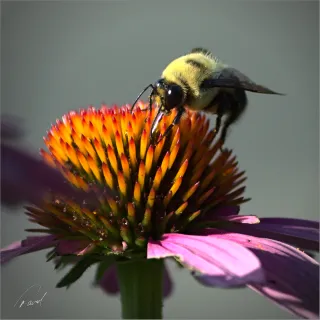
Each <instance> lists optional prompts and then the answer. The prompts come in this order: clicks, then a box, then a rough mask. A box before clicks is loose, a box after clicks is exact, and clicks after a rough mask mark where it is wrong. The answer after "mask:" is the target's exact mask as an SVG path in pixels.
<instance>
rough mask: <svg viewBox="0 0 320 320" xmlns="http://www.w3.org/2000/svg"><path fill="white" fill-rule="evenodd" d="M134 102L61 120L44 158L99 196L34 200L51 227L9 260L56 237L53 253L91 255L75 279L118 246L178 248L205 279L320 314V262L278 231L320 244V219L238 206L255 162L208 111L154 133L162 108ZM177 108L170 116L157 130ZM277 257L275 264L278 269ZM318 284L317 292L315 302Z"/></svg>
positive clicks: (146, 250) (131, 254) (120, 251)
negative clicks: (221, 132) (220, 132)
mask: <svg viewBox="0 0 320 320" xmlns="http://www.w3.org/2000/svg"><path fill="white" fill-rule="evenodd" d="M129 107H130V106H123V107H121V108H118V107H112V108H109V109H108V108H107V107H106V106H102V107H101V108H100V109H95V108H93V107H90V108H88V109H87V110H81V111H80V112H69V113H68V114H66V115H65V116H64V117H63V118H62V121H60V120H57V122H56V124H55V125H53V126H52V127H51V129H50V131H49V132H48V134H47V136H46V137H45V144H46V146H47V148H48V151H45V150H41V154H42V156H43V158H44V159H45V161H46V162H47V164H49V165H50V166H52V167H54V168H57V169H58V170H60V172H61V173H62V174H63V175H64V176H65V178H66V179H67V180H68V181H69V182H70V183H71V184H72V185H73V186H75V187H77V188H80V189H83V191H91V192H94V193H95V195H96V198H97V201H96V202H88V201H87V199H83V201H82V202H81V203H79V201H77V199H73V198H72V197H70V198H68V199H66V198H61V197H60V196H59V195H57V194H54V193H51V198H50V199H48V200H47V202H46V203H45V204H44V205H42V206H41V207H34V206H29V207H27V214H28V215H29V216H30V219H31V221H33V222H35V223H38V224H39V225H41V226H43V227H44V229H41V230H39V229H32V230H29V231H32V232H35V231H36V232H47V233H49V234H51V235H50V236H48V237H42V238H41V241H44V242H41V241H35V237H33V238H29V240H27V242H29V243H30V245H26V243H25V244H23V243H17V244H15V245H14V246H13V247H10V248H6V249H5V250H3V252H2V259H3V260H4V261H6V260H8V259H9V258H11V257H13V256H15V255H18V254H22V253H27V252H30V251H34V250H39V249H41V248H43V247H48V246H53V247H54V249H53V251H52V256H53V257H56V256H57V255H60V256H61V255H62V256H64V255H68V254H74V255H77V256H81V257H83V259H84V260H81V261H80V262H79V263H78V265H77V266H78V267H77V269H76V271H77V274H75V272H76V271H74V272H73V273H72V274H71V275H70V274H69V275H67V276H66V277H65V278H64V279H63V280H62V281H61V282H60V284H59V286H66V285H70V283H72V282H74V281H75V280H76V279H78V278H79V277H80V276H81V274H82V273H83V272H84V271H85V269H86V268H87V267H88V266H90V265H92V264H94V263H99V266H101V265H103V271H104V272H105V270H107V269H108V267H110V266H111V264H112V263H111V262H110V260H108V259H107V258H109V257H112V259H115V260H119V259H120V260H123V259H125V260H126V259H130V260H134V259H162V258H167V257H173V258H175V259H176V261H178V263H179V264H182V265H184V266H186V267H187V268H188V269H190V270H191V271H192V273H193V275H194V276H195V278H196V279H197V280H198V281H200V282H201V283H203V284H205V285H213V286H219V287H238V286H245V285H250V286H251V287H253V288H254V289H255V290H257V291H259V292H261V293H263V294H264V295H266V296H268V297H269V298H271V299H273V300H275V301H276V302H277V303H280V304H282V305H285V307H286V308H287V309H289V310H291V311H293V312H294V313H296V314H299V315H300V316H304V317H310V316H312V315H314V314H316V313H317V312H318V310H317V308H318V302H317V301H318V299H317V295H318V294H319V293H318V291H317V288H315V284H317V283H318V282H317V281H318V264H317V262H316V261H314V260H313V259H311V258H310V257H309V256H307V255H306V254H305V253H303V252H302V251H299V250H297V249H295V248H294V247H291V246H289V245H286V244H284V243H282V242H279V241H283V242H287V243H289V244H292V245H299V246H300V247H301V248H303V249H311V250H318V248H319V238H318V235H319V234H318V230H319V224H318V223H317V222H311V221H305V220H298V219H276V218H275V219H267V218H265V219H261V220H259V219H258V218H257V217H256V216H241V215H239V205H240V204H242V203H244V202H245V201H248V200H249V199H246V198H244V197H243V193H244V190H245V188H244V186H243V182H244V181H245V179H246V178H245V176H244V172H243V171H240V170H239V169H238V166H237V165H238V164H237V161H236V157H235V156H233V155H232V152H231V151H229V150H225V151H223V152H220V151H219V147H220V142H219V141H214V140H215V133H214V132H213V131H211V130H209V120H208V119H207V118H206V117H205V116H204V115H201V114H199V113H196V112H191V111H188V112H187V114H186V116H185V117H184V118H182V120H181V122H180V123H179V125H177V126H175V127H174V129H173V130H172V132H171V133H170V135H169V136H167V137H165V138H163V139H162V140H161V141H160V142H159V143H158V144H155V143H154V141H153V140H152V138H151V135H150V130H151V124H152V121H153V118H154V116H155V112H156V111H157V110H156V108H153V109H152V110H151V111H149V110H147V111H143V109H145V108H146V107H147V105H145V104H143V103H142V102H140V105H139V107H137V108H136V109H135V112H134V113H133V114H131V113H130V112H129ZM175 114H176V111H174V110H173V111H172V112H171V114H170V115H167V116H164V117H163V118H162V120H161V121H160V122H159V125H158V132H157V134H158V135H162V134H163V133H164V131H165V129H166V128H167V127H168V125H169V124H170V123H171V122H172V120H173V118H174V116H175ZM155 141H157V139H155ZM110 190H111V191H112V192H113V194H112V193H110ZM49 237H50V238H49ZM263 237H266V238H269V239H266V238H263ZM270 239H274V240H270ZM277 240H279V241H277ZM31 243H32V245H31ZM106 261H107V262H106ZM112 261H114V260H112ZM81 263H82V264H81ZM274 263H277V268H276V270H274V269H272V268H270V265H273V264H274ZM79 264H80V266H79ZM295 265H296V266H297V268H295V267H294V266H295ZM287 269H289V270H290V272H289V271H288V270H287ZM109 270H110V269H109ZM285 270H286V278H285V279H286V280H282V278H283V276H284V272H285ZM104 272H102V273H101V272H100V276H101V277H102V276H103V274H105V275H106V273H104ZM300 272H303V273H304V278H303V280H302V279H301V281H300V280H297V277H298V276H299V273H300ZM101 277H100V278H99V279H101ZM166 278H168V277H166ZM315 279H316V281H315ZM297 281H298V282H297ZM293 283H294V285H293V286H292V287H290V285H291V284H293ZM307 284H308V286H309V287H308V288H309V289H308V290H311V291H312V292H313V293H314V295H313V296H312V298H311V299H310V297H308V300H307V301H306V297H307V294H306V291H307V290H305V291H304V290H302V288H305V287H306V285H307ZM270 286H271V287H272V288H271V289H270ZM298 286H301V289H297V287H298ZM114 288H117V286H116V285H115V286H114ZM109 291H110V290H109ZM115 291H116V289H115ZM288 296H291V297H293V298H292V299H287V298H288Z"/></svg>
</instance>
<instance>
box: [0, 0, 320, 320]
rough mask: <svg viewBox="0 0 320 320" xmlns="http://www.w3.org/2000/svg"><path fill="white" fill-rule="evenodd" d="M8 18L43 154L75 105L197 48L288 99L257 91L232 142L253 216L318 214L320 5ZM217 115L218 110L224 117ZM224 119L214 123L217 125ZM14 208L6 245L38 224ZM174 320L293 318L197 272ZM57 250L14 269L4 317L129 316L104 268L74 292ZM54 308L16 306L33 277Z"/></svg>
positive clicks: (74, 10)
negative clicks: (53, 128) (98, 280)
mask: <svg viewBox="0 0 320 320" xmlns="http://www.w3.org/2000/svg"><path fill="white" fill-rule="evenodd" d="M1 9H2V16H1V80H2V81H1V91H2V92H1V109H2V110H1V112H2V113H12V114H15V115H19V116H21V117H23V119H24V126H25V128H26V129H27V133H28V134H27V135H26V137H25V140H24V141H23V144H24V146H25V147H26V148H28V149H31V150H34V152H38V149H39V148H40V147H43V146H44V144H43V140H42V137H43V135H44V134H45V133H46V130H47V129H48V128H49V126H50V124H51V123H53V122H54V121H55V119H56V118H60V117H61V116H62V115H63V114H64V113H65V112H67V111H68V110H71V109H78V108H80V107H85V106H87V105H88V104H93V105H95V106H99V104H100V103H101V102H106V103H108V104H112V103H118V104H122V103H130V102H132V101H133V100H134V99H135V97H136V96H137V94H138V93H139V92H140V90H141V89H142V88H144V86H146V85H147V84H149V83H150V82H154V81H155V80H157V79H158V78H159V76H160V74H161V71H162V69H163V68H164V67H165V66H166V65H167V63H169V62H170V61H171V60H172V59H173V58H176V57H178V56H179V55H182V54H184V53H186V52H188V51H189V50H190V49H191V48H192V47H195V46H203V47H206V48H208V49H211V50H212V51H213V52H214V53H215V55H217V56H218V57H219V58H220V59H222V60H223V61H224V62H226V63H228V64H230V65H232V66H234V67H236V68H238V69H240V70H241V71H242V72H243V73H245V74H247V75H248V76H249V77H251V78H252V79H253V80H255V81H256V82H258V83H261V84H264V85H266V86H269V87H270V88H271V89H273V90H275V91H280V92H284V93H286V94H287V95H286V96H285V97H280V96H267V95H258V94H249V99H250V106H249V107H248V109H247V112H246V114H245V115H244V117H243V118H242V119H241V121H240V122H239V123H238V124H237V125H235V126H233V128H232V132H231V134H230V136H229V139H228V141H227V145H228V147H231V148H234V150H235V153H236V154H237V155H238V158H239V163H240V167H241V168H242V169H245V170H247V175H248V181H247V191H246V196H249V197H252V201H251V202H249V203H247V204H245V205H244V206H243V207H242V213H244V214H257V215H260V216H285V217H301V218H306V219H318V214H319V205H318V195H319V188H318V155H319V150H318V149H319V109H318V107H319V101H318V86H319V79H318V70H319V60H318V54H319V52H318V51H319V39H318V3H317V2H316V1H313V2H312V1H285V2H281V1H224V2H223V1H182V0H181V1H161V2H160V1H158V2H154V1H150V2H148V1H131V2H130V1H100V2H94V1H91V2H89V1H87V2H84V1H83V2H77V1H68V2H67V1H52V2H49V1H48V2H47V1H46V2H40V1H28V2H18V1H12V2H11V1H10V2H9V1H8V2H3V3H2V7H1ZM212 119H214V118H212ZM211 125H213V122H212V123H211ZM20 212H22V209H21V210H16V212H15V213H16V214H12V213H11V212H10V211H8V210H6V209H2V216H1V218H2V229H1V246H2V247H3V246H5V245H8V244H10V243H11V242H13V241H15V240H18V239H21V238H24V237H25V235H26V233H25V232H24V229H25V228H27V227H30V224H29V223H27V222H26V221H27V218H26V217H25V216H24V215H23V214H19V213H20ZM170 268H171V271H172V274H173V277H174V280H175V283H176V286H175V292H174V295H173V297H172V298H171V299H169V300H167V301H165V304H164V316H165V317H166V318H190V319H191V318H200V319H203V318H211V319H212V318H216V319H218V318H220V319H221V318H224V319H230V318H243V319H245V318H246V319H248V318H250V319H256V318H260V319H261V318H273V319H276V318H290V317H291V316H290V315H289V314H288V313H286V312H285V311H282V310H281V309H280V308H278V307H277V306H275V305H273V304H272V303H271V302H269V301H267V300H265V299H264V298H263V297H261V296H258V295H257V294H256V293H254V292H251V291H250V290H244V289H242V290H222V289H210V288H204V287H201V286H200V285H199V284H197V283H196V282H195V281H194V280H193V278H192V277H191V276H190V275H189V273H188V272H187V271H185V270H177V269H176V267H175V266H174V265H171V264H170ZM62 274H63V273H56V272H55V271H54V270H53V265H52V264H51V263H46V262H45V252H38V253H34V254H30V255H26V256H22V257H20V258H18V259H16V260H14V261H13V262H12V263H10V264H9V265H8V266H5V267H3V268H2V272H1V275H2V287H1V290H2V300H1V301H2V310H1V316H2V318H33V319H36V318H69V319H71V318H75V319H88V318H100V319H102V318H119V317H120V303H119V299H118V297H108V296H106V295H104V294H103V293H102V291H101V290H100V289H94V288H92V287H91V281H92V279H93V276H94V269H90V270H89V271H87V272H86V273H85V275H84V277H82V279H81V280H80V281H79V282H77V283H76V284H75V285H73V286H71V288H70V289H69V290H65V289H56V288H55V285H56V283H57V282H58V281H59V280H60V278H61V277H62ZM33 284H41V285H42V290H43V292H48V293H47V295H46V297H45V298H44V300H43V303H42V306H34V307H32V308H28V309H27V308H21V309H18V308H14V307H13V305H14V304H15V302H16V300H17V299H18V298H19V296H20V295H21V294H22V293H23V292H24V291H25V290H26V289H27V288H28V287H30V286H31V285H33Z"/></svg>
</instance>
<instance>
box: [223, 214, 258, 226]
mask: <svg viewBox="0 0 320 320" xmlns="http://www.w3.org/2000/svg"><path fill="white" fill-rule="evenodd" d="M219 220H225V221H229V222H237V223H246V224H257V223H259V222H260V219H259V218H258V217H257V216H239V215H236V216H234V215H230V216H226V217H220V218H219Z"/></svg>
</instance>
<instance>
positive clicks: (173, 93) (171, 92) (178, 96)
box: [166, 85, 184, 110]
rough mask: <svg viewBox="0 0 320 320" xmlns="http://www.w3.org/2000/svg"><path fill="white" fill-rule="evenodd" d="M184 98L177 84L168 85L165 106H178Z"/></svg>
mask: <svg viewBox="0 0 320 320" xmlns="http://www.w3.org/2000/svg"><path fill="white" fill-rule="evenodd" d="M183 100H184V92H183V90H182V88H181V87H180V86H178V85H169V86H168V87H167V91H166V108H167V109H169V110H170V109H173V108H176V107H178V106H180V105H181V104H182V103H183Z"/></svg>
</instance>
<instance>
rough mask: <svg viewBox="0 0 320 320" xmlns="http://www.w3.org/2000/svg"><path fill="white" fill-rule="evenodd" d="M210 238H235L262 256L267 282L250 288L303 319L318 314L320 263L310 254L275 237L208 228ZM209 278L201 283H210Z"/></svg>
mask: <svg viewBox="0 0 320 320" xmlns="http://www.w3.org/2000/svg"><path fill="white" fill-rule="evenodd" d="M210 232H211V233H213V234H212V235H209V236H208V237H209V238H215V239H216V238H217V237H218V238H219V239H226V240H229V241H234V242H236V243H238V244H240V245H242V246H244V247H246V248H248V249H250V250H251V251H252V252H254V254H255V255H256V256H257V257H258V258H259V259H260V261H261V264H262V266H263V269H264V271H265V274H266V279H267V283H266V284H250V285H249V287H250V288H252V289H254V290H255V291H258V292H259V293H260V294H262V295H264V296H266V297H267V298H269V299H271V300H273V301H274V302H276V303H277V304H279V305H280V306H282V307H283V308H285V309H287V310H288V311H290V312H292V313H294V314H295V315H298V316H299V317H302V318H313V319H314V318H318V316H319V264H318V262H317V261H315V260H314V259H312V258H311V257H309V256H308V255H307V254H305V253H303V252H302V251H300V250H297V249H295V248H294V247H292V246H290V245H287V244H285V243H281V242H279V241H275V240H269V239H261V238H256V237H252V236H248V235H242V234H237V233H224V232H223V231H221V230H216V229H211V230H210V231H208V230H207V234H209V233H210ZM208 278H209V277H202V279H200V281H201V282H202V283H207V284H210V279H208Z"/></svg>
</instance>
